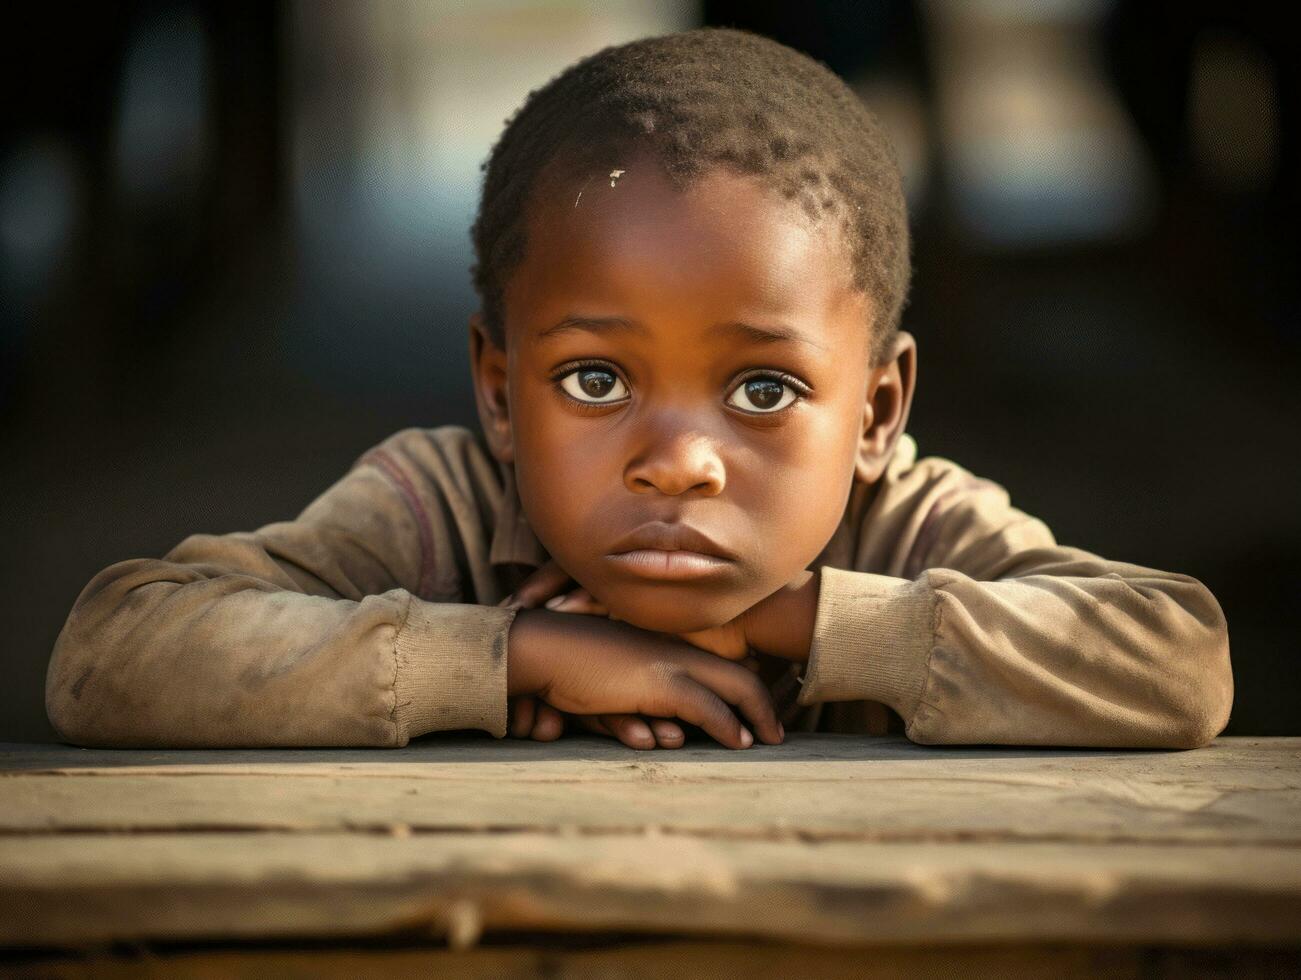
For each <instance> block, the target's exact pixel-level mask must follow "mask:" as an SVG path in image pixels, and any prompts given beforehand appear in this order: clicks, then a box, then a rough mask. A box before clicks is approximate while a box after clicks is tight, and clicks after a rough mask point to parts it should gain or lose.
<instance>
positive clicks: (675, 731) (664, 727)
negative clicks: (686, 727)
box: [646, 718, 687, 749]
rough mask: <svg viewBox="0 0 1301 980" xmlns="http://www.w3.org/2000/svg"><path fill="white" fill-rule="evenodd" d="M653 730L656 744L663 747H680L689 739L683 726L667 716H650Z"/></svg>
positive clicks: (649, 719) (649, 720)
mask: <svg viewBox="0 0 1301 980" xmlns="http://www.w3.org/2000/svg"><path fill="white" fill-rule="evenodd" d="M646 720H647V721H648V722H650V727H651V731H652V732H654V733H655V744H656V745H658V746H659V747H660V748H662V749H680V748H682V746H683V744H684V743H685V742H686V740H687V736H686V733H685V732H684V731H683V730H682V726H681V725H679V724H678V723H677V722H676V721H670V720H669V719H667V718H648V719H646Z"/></svg>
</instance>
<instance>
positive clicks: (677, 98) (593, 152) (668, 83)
mask: <svg viewBox="0 0 1301 980" xmlns="http://www.w3.org/2000/svg"><path fill="white" fill-rule="evenodd" d="M630 150H643V151H647V150H648V151H650V152H651V153H652V154H653V156H654V157H655V158H656V159H658V161H659V163H660V165H661V166H662V168H663V170H664V172H665V174H666V175H667V176H668V178H669V179H670V181H671V182H672V184H673V186H674V187H675V188H677V189H679V190H681V189H684V188H685V187H687V186H689V185H690V183H691V181H692V179H693V178H694V177H697V176H700V175H703V174H705V173H707V172H709V171H710V170H711V169H713V168H718V167H725V168H729V169H730V170H731V171H733V172H735V173H738V174H747V175H756V176H758V177H759V178H760V179H761V180H763V181H764V182H766V183H767V184H768V185H769V186H771V187H773V188H775V189H776V190H777V191H779V192H780V193H781V194H782V195H783V196H784V197H785V198H787V199H791V200H795V201H798V203H799V204H800V206H801V207H802V208H803V210H804V212H805V213H806V214H808V215H809V216H810V217H811V218H813V219H815V220H831V221H835V222H836V223H837V224H838V226H839V229H840V233H841V237H842V241H843V242H844V244H845V246H846V251H847V252H848V255H849V259H850V264H851V266H852V281H853V287H854V288H855V289H857V290H859V291H860V292H865V293H867V295H868V296H869V297H870V298H871V300H872V303H873V307H874V317H873V320H874V322H873V323H870V324H868V327H869V329H870V330H871V331H872V333H871V338H872V339H871V343H870V351H869V355H870V358H871V361H872V363H873V364H876V363H879V361H880V360H881V358H882V357H883V356H884V355H885V354H886V353H887V352H888V351H889V349H890V347H891V346H892V345H893V342H894V338H895V335H896V334H897V332H898V326H899V316H900V313H901V311H902V309H903V305H904V301H905V299H906V296H907V292H908V281H909V275H910V260H909V238H908V220H907V215H906V210H905V204H904V194H903V184H902V180H901V177H900V173H899V166H898V163H897V160H896V157H895V154H894V150H893V148H892V147H891V145H890V142H889V140H888V139H887V137H886V136H885V133H884V132H883V131H882V129H881V126H880V124H879V123H878V122H877V120H876V118H875V117H874V116H873V115H872V113H871V112H870V111H868V109H867V107H866V106H865V105H864V104H863V102H862V100H861V99H860V98H859V97H858V96H857V95H855V94H854V92H853V91H852V90H851V89H850V88H849V87H848V86H847V85H846V84H845V83H844V82H843V81H842V80H841V79H840V78H839V77H838V76H836V75H835V73H833V72H832V71H831V69H829V68H828V67H827V66H826V65H824V64H822V63H821V62H818V61H815V60H814V59H812V58H810V57H808V56H807V55H804V54H801V53H800V52H798V51H795V50H793V49H792V48H789V47H786V46H785V45H783V44H779V43H778V42H776V41H773V40H771V39H770V38H766V37H763V36H761V35H758V34H753V33H751V32H749V31H743V30H737V29H734V28H715V27H706V28H699V29H696V30H691V31H684V32H681V33H677V34H667V35H663V36H660V37H650V38H645V39H642V40H638V41H633V42H631V43H628V44H622V45H617V46H613V47H607V48H604V49H602V50H600V51H597V52H596V53H595V54H592V55H589V56H588V57H586V58H584V59H582V60H580V61H578V62H577V63H575V64H573V65H571V66H570V67H569V68H567V69H565V70H564V71H563V72H561V73H560V74H559V75H557V76H556V77H554V78H553V79H551V81H549V82H547V84H545V85H543V86H542V87H541V88H538V89H535V90H534V91H532V92H530V93H529V95H528V98H527V99H525V101H524V104H523V105H522V106H520V108H519V109H518V110H516V112H515V114H514V115H513V116H511V118H510V119H508V120H507V122H506V127H505V129H504V130H503V131H502V133H501V136H500V137H499V138H498V140H497V142H496V144H495V145H494V146H493V148H492V152H491V153H490V155H489V157H488V160H487V161H486V162H485V163H484V164H483V166H482V167H481V169H482V170H483V171H484V177H483V187H482V194H481V196H480V201H479V212H478V214H477V216H476V217H475V221H474V226H473V228H472V229H471V237H472V238H473V241H474V250H475V257H476V260H477V261H476V263H475V264H474V265H473V266H472V267H471V270H470V271H471V275H472V276H473V279H474V286H475V289H476V290H477V291H478V293H479V298H480V302H481V313H482V316H483V321H484V326H485V328H486V330H487V332H488V335H489V337H490V338H491V339H492V340H493V341H494V342H495V343H497V344H498V346H504V345H505V336H504V335H505V325H504V316H503V306H504V293H505V286H506V282H507V279H508V277H509V276H510V274H511V273H512V272H513V271H514V270H515V269H516V268H517V266H518V265H519V263H520V262H522V261H523V258H524V254H525V247H526V242H525V221H526V213H527V207H526V206H527V204H528V202H529V195H530V193H531V192H532V191H533V190H534V188H535V186H536V185H537V184H538V178H539V175H540V174H541V173H542V171H543V170H544V169H545V168H546V167H547V166H548V165H549V164H551V163H552V162H554V161H557V160H560V159H564V160H565V161H567V162H575V163H580V164H581V163H587V162H595V161H596V160H597V159H598V158H603V159H608V158H609V157H610V156H611V154H612V153H614V152H628V151H630Z"/></svg>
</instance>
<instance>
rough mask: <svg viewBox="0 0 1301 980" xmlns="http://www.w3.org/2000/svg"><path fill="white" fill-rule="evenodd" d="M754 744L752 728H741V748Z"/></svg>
mask: <svg viewBox="0 0 1301 980" xmlns="http://www.w3.org/2000/svg"><path fill="white" fill-rule="evenodd" d="M753 744H754V736H753V735H751V734H750V729H748V728H745V727H742V728H741V748H743V749H748V748H749V747H750V746H751V745H753Z"/></svg>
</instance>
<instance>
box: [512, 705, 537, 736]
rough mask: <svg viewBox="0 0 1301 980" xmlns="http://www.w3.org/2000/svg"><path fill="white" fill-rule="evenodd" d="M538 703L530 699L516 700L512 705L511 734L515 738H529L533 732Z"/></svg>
mask: <svg viewBox="0 0 1301 980" xmlns="http://www.w3.org/2000/svg"><path fill="white" fill-rule="evenodd" d="M536 707H537V701H536V700H534V699H533V698H529V697H520V698H515V699H513V700H512V701H511V705H510V733H511V735H513V736H514V737H515V738H528V737H529V732H531V731H532V730H533V716H534V710H535V708H536Z"/></svg>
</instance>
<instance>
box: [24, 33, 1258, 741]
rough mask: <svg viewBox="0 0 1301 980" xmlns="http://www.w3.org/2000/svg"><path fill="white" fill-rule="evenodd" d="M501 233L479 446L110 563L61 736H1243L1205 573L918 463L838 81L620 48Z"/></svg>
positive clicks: (897, 201) (756, 62)
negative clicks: (690, 730) (1235, 730)
mask: <svg viewBox="0 0 1301 980" xmlns="http://www.w3.org/2000/svg"><path fill="white" fill-rule="evenodd" d="M473 236H474V244H475V248H476V253H477V257H478V264H477V265H476V267H475V270H474V272H475V284H476V287H477V289H478V291H479V295H480V298H481V300H482V309H481V310H480V311H479V312H478V313H476V314H475V315H474V316H473V317H472V318H471V322H470V347H471V360H472V368H473V374H474V385H475V391H476V398H477V404H478V410H479V416H480V419H481V421H482V425H483V435H482V437H480V436H479V435H478V434H477V433H472V432H470V431H469V430H466V429H462V428H456V427H450V426H444V427H441V428H432V429H420V428H412V429H406V430H403V431H401V432H398V433H396V434H395V435H393V436H391V437H389V438H388V439H386V440H385V441H384V442H382V443H381V444H380V445H378V446H376V447H375V448H373V449H372V450H370V451H369V452H368V453H366V454H364V455H363V456H362V457H361V458H360V459H359V460H358V461H357V463H356V464H355V465H354V466H353V468H352V469H351V470H350V471H349V472H348V473H347V474H346V475H345V476H344V477H343V478H342V479H341V480H340V481H339V482H338V483H336V484H335V485H334V486H332V487H331V488H329V489H328V490H327V491H326V492H325V493H324V494H323V495H322V496H321V497H319V498H318V499H317V500H315V501H314V502H313V503H311V504H310V505H309V506H308V507H307V509H306V510H305V511H303V513H302V514H300V515H299V517H298V518H297V519H296V520H294V521H290V522H284V523H276V524H271V525H268V526H266V527H263V528H261V529H260V530H257V531H254V532H251V533H232V534H225V535H220V536H215V535H206V534H199V535H193V536H191V537H189V538H186V539H185V540H184V541H182V542H181V543H180V544H179V545H178V546H177V547H176V548H174V549H173V550H172V551H171V552H170V553H169V554H167V555H166V556H165V557H164V558H163V559H161V560H154V559H136V560H132V561H124V562H119V563H117V564H115V565H112V566H110V567H109V568H107V569H105V570H103V571H102V572H100V573H99V574H98V575H97V576H95V578H94V579H93V580H92V581H91V582H90V584H89V585H88V586H87V587H86V588H85V590H84V591H83V592H82V593H81V595H80V596H79V597H78V599H77V601H76V604H75V606H74V607H73V610H72V612H71V614H70V616H69V618H68V621H67V624H66V625H65V627H64V629H63V632H62V634H61V635H60V637H59V639H58V642H57V644H56V646H55V649H54V652H53V657H52V660H51V663H50V669H49V675H48V681H47V693H46V703H47V708H48V711H49V715H50V718H51V720H52V722H53V723H54V725H55V726H56V728H57V729H58V730H59V731H60V733H61V734H62V735H63V737H65V738H67V739H68V740H70V741H73V742H78V743H81V744H86V745H120V746H128V745H135V746H145V745H149V746H155V745H157V746H162V745H172V746H217V745H227V746H272V745H317V746H327V745H377V746H401V745H405V744H406V742H407V740H408V739H410V738H413V737H415V736H418V735H422V734H425V733H426V732H434V731H442V730H449V729H464V728H479V729H484V730H486V731H488V732H490V733H492V734H494V735H497V736H502V735H504V734H506V732H507V730H508V727H509V728H510V730H511V731H512V733H513V734H516V735H519V736H528V735H532V736H533V737H535V738H542V739H547V738H554V737H556V736H557V735H559V734H560V731H561V728H562V726H563V724H564V723H565V721H566V719H567V718H569V719H573V720H574V722H575V723H577V724H581V725H583V726H584V727H587V728H590V729H593V730H596V731H602V732H606V733H608V734H611V735H614V736H616V737H618V738H620V739H621V740H622V741H624V742H625V743H626V744H628V745H631V746H634V747H638V748H652V747H655V746H657V745H658V746H662V747H672V746H675V745H679V744H681V743H682V741H683V737H684V730H683V727H682V725H681V724H680V723H681V722H686V723H689V724H691V725H696V726H699V727H700V728H702V729H703V730H704V731H706V732H707V733H708V734H709V735H711V736H713V737H714V738H715V739H717V740H718V741H719V742H721V743H723V744H724V745H727V746H730V747H733V748H744V747H748V746H750V745H751V744H752V743H753V740H754V738H755V737H756V736H757V737H758V738H759V739H761V740H762V741H764V742H766V743H769V744H773V743H778V742H780V741H781V740H782V738H783V736H784V732H785V731H786V730H800V731H814V730H818V731H837V732H870V733H883V732H887V731H891V730H896V729H898V728H902V730H904V731H905V732H906V734H907V735H908V737H910V738H911V739H913V740H915V741H918V742H923V743H930V744H934V743H1016V744H1032V745H1080V746H1134V747H1140V746H1149V747H1171V748H1191V747H1196V746H1201V745H1204V744H1206V743H1207V742H1208V741H1209V740H1210V739H1212V738H1213V737H1214V736H1215V735H1216V734H1218V733H1219V732H1220V731H1221V730H1222V729H1223V727H1224V725H1225V722H1226V720H1227V718H1228V713H1229V708H1230V705H1231V702H1232V695H1233V682H1232V675H1231V673H1230V667H1229V651H1228V635H1227V628H1226V624H1225V620H1224V616H1223V614H1222V613H1221V611H1220V607H1219V605H1218V604H1217V603H1216V601H1215V599H1214V597H1213V596H1212V595H1211V593H1210V592H1209V591H1208V590H1207V589H1206V588H1205V587H1204V586H1203V585H1202V584H1201V583H1200V582H1198V581H1197V580H1195V579H1193V578H1190V577H1188V576H1186V575H1178V574H1172V573H1167V572H1161V571H1156V570H1154V569H1150V568H1143V567H1140V566H1137V565H1130V564H1125V563H1121V562H1113V561H1107V560H1105V559H1103V558H1100V557H1098V556H1096V555H1092V554H1089V553H1087V552H1084V551H1080V550H1078V549H1075V548H1068V547H1062V546H1059V545H1058V544H1057V543H1056V541H1055V540H1054V538H1053V535H1052V533H1051V532H1050V531H1049V529H1048V528H1047V527H1046V526H1045V525H1044V524H1043V523H1042V522H1041V521H1038V520H1036V519H1034V518H1032V517H1029V516H1027V515H1026V514H1024V513H1022V512H1020V511H1018V510H1016V509H1015V508H1013V507H1012V506H1010V504H1009V498H1008V494H1007V493H1006V492H1005V491H1004V490H1003V489H1002V488H1001V487H1000V486H999V485H997V484H995V483H991V482H990V481H988V480H982V479H977V478H975V477H974V476H972V475H971V474H970V473H968V472H967V471H965V470H964V469H962V468H961V467H960V466H958V465H957V464H955V463H953V462H950V461H949V460H946V459H940V458H934V457H931V458H925V459H918V458H917V446H916V444H915V442H914V441H913V439H912V438H911V437H910V436H909V435H907V434H905V432H904V429H905V424H906V422H907V419H908V413H909V407H910V405H911V402H912V397H913V391H914V387H915V382H916V372H917V353H916V344H915V342H914V340H913V338H912V337H911V336H910V335H908V334H907V333H904V332H901V331H900V330H899V329H898V323H899V315H900V310H901V307H902V306H903V302H904V298H905V293H906V289H907V282H908V275H909V257H908V235H907V225H906V219H905V214H904V204H903V196H902V191H901V185H900V178H899V173H898V170H897V167H896V165H895V163H894V160H893V156H892V153H891V151H890V149H889V147H888V144H887V142H886V140H885V138H884V136H883V135H882V134H881V132H880V130H879V128H878V127H877V124H876V123H875V121H874V120H873V119H872V117H871V116H870V115H869V114H868V112H867V111H866V110H865V109H864V108H863V107H862V105H861V104H860V103H859V101H858V100H857V99H856V97H855V96H854V95H853V94H852V93H851V92H850V91H849V89H848V88H846V86H845V85H844V84H843V83H841V82H840V81H839V80H838V79H837V78H836V77H835V76H834V75H832V74H831V73H830V72H829V71H828V70H827V69H826V68H825V67H823V66H822V65H820V64H818V63H816V62H814V61H812V60H810V59H808V58H806V57H804V56H803V55H800V54H797V53H796V52H794V51H792V50H790V49H788V48H785V47H783V46H782V45H779V44H777V43H775V42H772V41H769V40H766V39H764V38H761V37H758V36H755V35H751V34H748V33H744V32H739V31H734V30H713V29H706V30H699V31H691V32H687V33H683V34H678V35H671V36H667V37H660V38H652V39H648V40H643V41H638V42H635V43H632V44H628V45H623V46H620V47H615V48H609V49H606V50H604V51H601V52H598V53H597V54H595V55H593V56H591V57H589V58H587V59H585V60H584V61H582V62H580V63H578V64H576V65H574V66H573V67H571V68H570V69H568V70H567V71H566V72H564V73H562V74H561V75H559V76H558V77H557V78H555V79H553V80H552V81H551V82H550V83H549V84H548V85H546V86H544V87H543V88H541V89H539V90H537V91H535V92H533V93H531V94H530V96H529V98H528V100H527V101H526V103H525V104H524V106H523V107H522V109H521V110H520V111H519V112H518V113H517V114H516V116H515V117H514V118H513V119H512V120H511V121H510V122H509V124H508V126H507V128H506V130H505V131H504V133H503V135H502V136H501V138H500V140H499V142H498V143H497V145H496V146H495V147H494V149H493V152H492V155H491V158H490V159H489V162H488V164H487V165H486V174H485V178H484V184H483V196H482V201H481V208H480V213H479V216H478V219H477V221H476V223H475V227H474V230H473ZM562 599H563V600H567V601H562ZM544 602H545V603H546V605H547V606H551V607H552V608H545V607H543V604H544Z"/></svg>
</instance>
